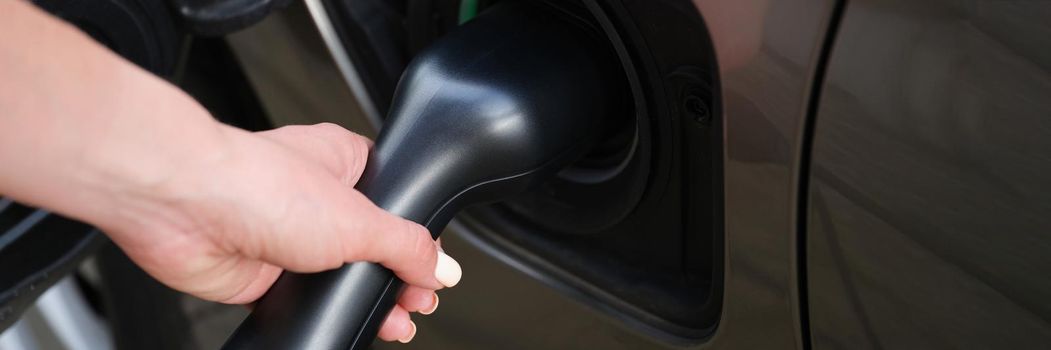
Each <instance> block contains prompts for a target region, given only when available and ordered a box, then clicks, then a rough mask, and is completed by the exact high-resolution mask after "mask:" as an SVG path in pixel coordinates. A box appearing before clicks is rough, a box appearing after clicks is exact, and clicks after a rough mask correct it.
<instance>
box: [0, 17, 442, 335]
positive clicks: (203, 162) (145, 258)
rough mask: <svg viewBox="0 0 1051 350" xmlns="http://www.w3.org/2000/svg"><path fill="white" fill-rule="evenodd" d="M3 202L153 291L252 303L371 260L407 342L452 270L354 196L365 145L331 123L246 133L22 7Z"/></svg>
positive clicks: (8, 80) (0, 170)
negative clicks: (117, 260)
mask: <svg viewBox="0 0 1051 350" xmlns="http://www.w3.org/2000/svg"><path fill="white" fill-rule="evenodd" d="M0 13H3V14H4V20H3V21H0V77H3V78H2V79H0V111H2V113H0V194H2V195H4V196H8V197H11V198H13V199H15V200H18V201H21V202H24V203H26V204H30V205H36V206H40V207H44V208H47V209H50V210H52V211H55V212H58V213H61V214H64V215H66V216H69V217H72V218H76V219H79V220H83V221H86V222H89V223H91V224H93V225H95V226H97V227H99V228H101V229H103V231H104V232H106V233H107V235H109V236H110V238H112V239H113V241H114V242H116V243H117V245H119V246H120V247H121V248H122V249H124V251H125V252H127V253H128V255H129V256H130V257H131V258H132V260H134V261H135V262H136V263H138V264H139V265H140V266H142V267H143V268H144V269H145V270H146V271H147V272H149V273H150V274H151V275H153V276H154V277H155V278H157V279H158V280H160V281H161V282H163V283H165V284H167V285H168V286H171V287H172V288H175V289H178V290H180V291H183V292H187V293H190V294H193V295H196V296H198V297H201V298H204V299H208V300H214V301H220V302H225V303H237V304H240V303H250V302H252V301H254V300H256V299H257V298H259V297H260V296H261V295H263V293H264V292H265V291H266V290H267V289H268V288H270V286H271V285H272V284H273V283H274V280H275V279H277V276H278V275H279V274H280V273H281V271H282V270H286V269H287V270H291V271H295V272H318V271H322V270H327V269H333V268H337V267H339V266H341V265H342V264H344V263H347V262H353V261H373V262H378V263H380V264H383V265H384V266H386V267H388V268H390V269H391V270H393V271H394V273H395V274H397V276H398V277H399V278H401V279H402V280H403V281H405V282H406V283H408V284H409V287H408V288H407V290H406V291H405V292H404V293H403V294H402V295H401V297H400V299H399V304H398V306H397V307H395V308H394V311H393V312H392V313H391V314H390V316H389V317H388V318H387V321H386V322H385V323H384V325H383V327H382V328H381V330H380V333H379V337H380V338H382V339H384V340H402V341H407V340H409V339H411V338H412V336H413V335H414V333H415V325H413V324H412V322H411V321H409V317H408V313H409V312H415V311H419V312H422V313H425V314H426V313H430V312H431V311H433V309H434V307H436V306H437V303H438V299H437V296H436V295H435V294H434V291H435V290H437V289H440V288H442V287H451V286H453V285H455V284H456V282H457V281H458V280H459V278H460V267H459V265H457V264H456V262H455V261H453V260H452V259H451V258H449V257H448V256H446V255H445V254H444V253H440V252H439V248H438V245H437V244H436V243H435V242H434V241H432V240H431V237H430V234H429V233H428V232H427V230H425V229H424V228H423V227H421V226H420V225H417V224H415V223H412V222H409V221H407V220H403V219H401V218H398V217H395V216H393V215H391V214H389V213H387V212H385V211H383V210H381V209H379V208H377V207H376V206H374V205H373V204H372V203H371V202H370V201H369V200H368V199H366V198H365V197H364V196H362V195H361V193H359V192H357V191H356V190H354V188H353V186H354V183H355V182H357V180H358V177H359V176H360V175H361V171H362V168H363V167H364V164H365V159H366V157H367V153H368V145H369V141H368V140H366V139H365V138H363V137H361V136H358V135H355V134H353V133H351V132H349V131H347V130H344V129H343V128H340V127H338V126H335V125H332V124H322V125H315V126H294V127H285V128H281V129H277V130H272V131H267V132H261V133H255V134H253V133H248V132H245V131H242V130H238V129H235V128H232V127H229V126H225V125H222V124H219V123H218V122H216V121H215V120H214V119H213V118H212V117H211V115H209V113H208V111H207V110H205V109H204V108H203V107H202V106H201V105H199V104H198V103H197V102H196V101H194V100H193V99H192V98H191V97H190V96H188V95H186V94H185V93H183V92H182V91H180V90H179V89H177V88H175V87H174V86H172V85H171V84H169V83H168V82H166V81H164V80H162V79H159V78H157V77H156V76H153V75H151V74H149V73H147V72H145V71H143V70H142V69H140V68H138V67H136V66H134V65H132V64H130V63H129V62H127V61H125V60H124V59H122V58H120V57H118V56H116V55H115V54H113V53H112V52H110V51H109V50H107V49H105V48H103V47H102V46H100V45H99V44H98V43H96V42H94V41H93V40H91V39H90V38H89V37H88V36H87V35H85V34H84V33H82V32H80V31H79V30H77V29H76V28H74V27H72V26H71V25H69V24H68V23H65V22H62V21H60V20H58V19H56V18H54V17H52V16H50V15H47V14H46V13H44V12H42V11H40V10H39V9H37V8H35V7H34V6H33V5H32V4H30V3H28V2H22V1H0Z"/></svg>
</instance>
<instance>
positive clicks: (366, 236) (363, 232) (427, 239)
mask: <svg viewBox="0 0 1051 350" xmlns="http://www.w3.org/2000/svg"><path fill="white" fill-rule="evenodd" d="M354 195H355V196H358V198H359V203H368V205H364V204H363V206H367V207H369V209H368V211H370V213H367V214H365V215H359V216H357V217H358V218H368V220H354V221H353V222H352V223H351V224H352V225H354V226H355V227H354V229H355V230H356V231H357V232H358V233H359V234H358V235H353V236H355V237H350V236H351V235H347V239H348V241H346V242H345V244H344V248H345V249H346V250H345V252H346V255H345V257H346V258H347V259H348V261H355V260H368V261H373V262H378V263H380V264H383V265H384V266H386V267H387V268H389V269H391V270H393V271H394V273H395V274H396V275H398V277H399V278H401V280H403V281H405V282H406V283H409V284H412V285H416V286H419V287H423V288H428V289H432V290H436V289H441V288H443V287H452V286H454V285H456V283H458V282H459V280H460V276H461V269H460V265H459V264H458V263H457V262H456V261H455V260H453V259H452V258H450V257H449V256H447V255H445V253H440V252H439V251H438V246H437V244H436V243H435V242H434V241H433V240H432V239H431V234H430V232H428V231H427V229H425V228H424V227H423V226H420V225H419V224H416V223H413V222H411V221H408V220H405V219H402V218H399V217H397V216H394V215H392V214H390V213H387V212H386V211H383V210H382V209H379V208H378V207H375V206H374V205H371V202H368V199H367V198H365V197H364V196H362V195H361V194H360V193H358V192H354Z"/></svg>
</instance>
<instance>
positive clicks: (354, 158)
mask: <svg viewBox="0 0 1051 350" xmlns="http://www.w3.org/2000/svg"><path fill="white" fill-rule="evenodd" d="M256 134H258V135H260V136H263V137H265V138H267V139H270V140H272V141H275V142H277V143H280V144H282V145H284V146H285V147H289V148H291V149H293V150H295V151H296V153H299V154H300V155H301V156H304V157H308V158H309V159H311V160H313V161H315V162H318V163H321V164H322V165H323V166H324V167H325V168H326V169H328V171H329V172H331V173H332V175H334V176H336V177H337V178H339V180H340V182H342V183H343V184H344V185H347V186H353V185H354V184H355V183H357V182H358V179H359V178H360V177H361V172H362V171H363V170H365V162H366V160H367V159H368V155H369V149H370V148H372V140H369V139H368V138H367V137H364V136H361V135H358V134H355V133H353V132H351V131H349V130H347V129H344V128H343V127H341V126H339V125H336V124H332V123H321V124H315V125H290V126H284V127H280V128H277V129H273V130H267V131H262V132H258V133H256Z"/></svg>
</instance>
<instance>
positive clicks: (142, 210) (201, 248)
mask: <svg viewBox="0 0 1051 350" xmlns="http://www.w3.org/2000/svg"><path fill="white" fill-rule="evenodd" d="M224 134H225V136H226V137H227V139H228V140H229V141H228V142H224V143H222V144H225V145H226V146H227V147H223V148H225V149H223V150H217V151H216V152H215V153H213V154H212V155H210V156H209V157H205V158H204V159H201V161H199V162H192V163H190V165H189V166H187V167H186V168H183V169H179V170H178V171H177V172H175V173H173V174H171V175H170V176H168V177H166V178H165V179H163V180H162V181H156V182H155V185H151V186H148V187H144V188H136V187H129V189H131V190H129V191H126V192H124V193H120V194H117V195H116V196H117V198H120V199H121V202H123V203H126V204H124V205H122V207H123V209H122V210H121V211H120V212H119V214H118V215H117V216H115V217H113V218H111V219H109V222H106V223H102V225H103V226H102V228H103V229H104V230H105V231H106V232H107V233H108V234H109V235H110V236H111V237H112V239H113V240H114V242H116V243H117V244H118V245H119V246H120V247H121V248H122V249H123V250H124V251H125V252H126V253H127V254H128V255H129V256H130V257H131V258H132V260H134V261H135V262H136V263H137V264H138V265H139V266H141V267H143V269H145V270H146V271H147V272H148V273H150V274H151V275H152V276H154V277H155V278H157V279H158V280H160V281H161V282H164V283H165V284H167V285H168V286H170V287H172V288H174V289H177V290H180V291H184V292H187V293H190V294H193V295H195V296H198V297H201V298H204V299H208V300H214V301H219V302H224V303H234V304H244V303H250V302H252V301H254V300H256V299H257V298H259V297H260V296H261V295H262V294H263V293H264V292H265V291H266V290H267V289H268V288H269V287H270V286H271V285H272V284H273V283H274V281H275V280H276V279H277V277H278V275H279V274H280V273H281V271H282V270H284V269H287V270H291V271H295V272H318V271H322V270H328V269H333V268H337V267H339V266H341V265H343V264H344V263H347V262H352V261H373V262H378V263H381V264H383V265H384V266H387V267H388V268H390V269H391V270H393V271H394V272H395V273H396V274H397V275H398V277H399V278H401V279H402V280H403V281H405V282H406V283H408V284H409V285H410V287H409V288H408V289H407V290H406V291H405V292H404V294H402V296H401V297H400V299H399V303H398V306H397V307H395V308H394V311H393V312H392V313H391V315H390V316H389V317H388V320H387V322H386V323H385V324H384V326H383V327H382V328H381V330H380V333H379V336H380V338H382V339H384V340H388V341H389V340H403V341H407V340H409V339H411V337H412V336H413V335H414V333H415V325H414V324H412V323H411V321H410V320H409V317H408V313H409V312H422V313H425V314H429V313H430V312H433V311H434V308H435V307H437V303H438V297H437V295H436V294H435V293H434V291H435V290H437V289H440V288H443V287H451V286H453V285H455V284H456V283H457V282H458V280H459V278H460V268H459V266H458V265H457V264H456V262H455V261H453V260H452V259H451V258H449V257H448V256H445V255H444V253H441V252H440V250H439V248H438V245H437V244H436V243H435V242H434V241H433V240H432V239H431V236H430V233H428V232H427V230H426V229H425V228H423V227H422V226H420V225H418V224H416V223H413V222H410V221H408V220H405V219H402V218H399V217H396V216H394V215H391V214H389V213H387V212H385V211H383V210H381V209H379V208H377V207H376V206H374V205H373V204H372V203H371V202H370V201H369V200H368V199H367V198H365V197H364V196H363V195H361V194H360V193H359V192H357V191H356V190H354V189H353V186H354V184H355V183H356V182H357V180H358V178H359V176H360V175H361V172H362V170H363V168H364V166H365V160H366V157H367V156H368V148H369V146H370V144H371V143H370V141H369V140H368V139H366V138H364V137H362V136H359V135H356V134H354V133H351V132H349V131H347V130H345V129H343V128H341V127H339V126H336V125H334V124H319V125H313V126H289V127H283V128H280V129H276V130H271V131H265V132H260V133H254V134H252V133H247V132H243V131H240V130H236V129H232V128H230V129H225V130H224Z"/></svg>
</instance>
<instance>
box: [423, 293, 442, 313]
mask: <svg viewBox="0 0 1051 350" xmlns="http://www.w3.org/2000/svg"><path fill="white" fill-rule="evenodd" d="M431 295H433V296H434V303H433V304H431V307H429V308H427V310H420V313H421V314H424V315H430V314H433V313H434V310H438V293H433V294H431Z"/></svg>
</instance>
